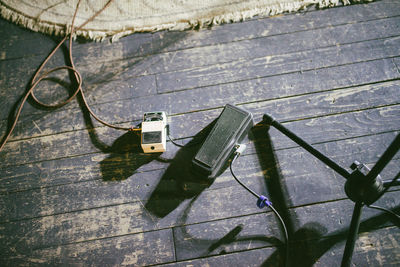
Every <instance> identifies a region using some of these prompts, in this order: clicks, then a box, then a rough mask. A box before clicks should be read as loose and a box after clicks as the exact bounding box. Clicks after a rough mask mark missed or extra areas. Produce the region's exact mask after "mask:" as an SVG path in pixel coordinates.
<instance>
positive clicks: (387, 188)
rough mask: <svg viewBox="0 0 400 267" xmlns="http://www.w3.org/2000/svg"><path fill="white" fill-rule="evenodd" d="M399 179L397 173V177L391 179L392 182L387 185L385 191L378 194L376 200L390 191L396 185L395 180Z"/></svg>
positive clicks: (399, 173)
mask: <svg viewBox="0 0 400 267" xmlns="http://www.w3.org/2000/svg"><path fill="white" fill-rule="evenodd" d="M399 177H400V172H398V173H397V175H396V176H395V177H394V178H393V179H392V181H391V182H390V183H389V185H387V186H385V189H383V191H382V192H381V193H380V194H379V197H378V199H379V198H380V197H381V196H383V194H385V193H386V192H387V191H388V190H389V189H390V187H392V186H393V185H394V184H395V183H396V181H397V179H399Z"/></svg>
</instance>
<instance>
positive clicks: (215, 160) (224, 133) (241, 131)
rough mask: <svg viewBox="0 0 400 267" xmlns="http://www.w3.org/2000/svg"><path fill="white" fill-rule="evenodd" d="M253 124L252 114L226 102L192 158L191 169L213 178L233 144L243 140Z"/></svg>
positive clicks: (232, 148)
mask: <svg viewBox="0 0 400 267" xmlns="http://www.w3.org/2000/svg"><path fill="white" fill-rule="evenodd" d="M252 126H253V115H252V114H251V113H250V112H248V111H246V110H243V109H241V108H238V107H235V106H233V105H230V104H227V105H226V106H225V108H224V110H223V111H222V112H221V114H220V115H219V117H218V120H217V121H216V123H215V125H214V126H213V128H212V129H211V131H210V133H209V134H208V136H207V138H206V140H205V141H204V143H203V144H202V146H201V148H200V149H199V151H198V152H197V154H196V156H195V157H194V158H193V160H192V166H193V170H194V171H195V172H196V173H198V174H201V175H202V176H206V177H208V178H215V177H216V176H217V175H219V174H220V172H221V169H222V168H223V167H224V166H225V163H226V162H227V160H228V159H229V157H230V156H231V155H232V153H233V152H234V149H235V145H236V144H238V143H239V142H241V141H242V140H243V138H244V137H245V136H246V135H247V133H248V131H249V130H250V128H251V127H252Z"/></svg>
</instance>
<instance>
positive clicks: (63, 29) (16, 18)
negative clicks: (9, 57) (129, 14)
mask: <svg viewBox="0 0 400 267" xmlns="http://www.w3.org/2000/svg"><path fill="white" fill-rule="evenodd" d="M372 1H374V0H306V1H301V2H293V3H280V4H276V5H272V6H269V7H266V8H253V9H251V10H246V11H237V12H233V13H228V14H224V15H219V16H213V17H209V18H202V19H197V20H189V21H182V22H175V23H167V24H161V25H156V26H151V27H146V26H144V27H136V28H134V27H132V28H130V29H124V30H120V31H112V30H111V31H93V30H80V31H76V32H75V34H74V35H75V36H74V38H76V36H81V37H84V38H87V39H91V40H94V41H103V40H105V39H108V38H110V40H111V41H112V42H114V41H117V40H118V39H120V38H121V37H123V36H126V35H129V34H132V33H135V32H156V31H161V30H171V31H183V30H187V29H193V28H204V27H210V26H212V25H219V24H223V23H232V22H239V21H244V20H246V19H250V18H253V17H255V16H260V17H267V16H274V15H278V14H282V13H290V12H296V11H300V10H305V9H307V8H308V7H309V6H312V5H316V6H317V8H319V9H322V8H328V7H334V6H338V5H342V4H343V5H350V4H354V3H364V2H372ZM0 15H1V16H2V17H3V18H5V19H7V20H9V21H12V22H14V23H16V24H18V25H21V26H23V27H26V28H28V29H30V30H32V31H35V32H43V33H46V34H50V35H51V34H53V35H58V36H64V35H65V34H66V33H67V34H68V31H69V29H70V25H67V26H60V25H54V24H49V23H47V22H45V21H40V20H38V19H34V18H29V17H26V16H24V15H23V14H20V13H17V11H15V10H13V9H11V8H9V7H7V6H5V5H4V4H2V3H0Z"/></svg>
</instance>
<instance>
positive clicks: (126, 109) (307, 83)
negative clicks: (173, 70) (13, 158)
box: [2, 59, 400, 155]
mask: <svg viewBox="0 0 400 267" xmlns="http://www.w3.org/2000/svg"><path fill="white" fill-rule="evenodd" d="M354 69H357V71H354ZM349 71H350V73H349V74H348V75H347V76H345V78H343V73H345V72H349ZM367 72H369V73H370V75H369V76H368V77H367V78H364V76H362V73H367ZM399 75H400V74H399V73H398V72H397V70H396V67H395V66H394V65H393V62H392V61H391V60H390V59H385V60H377V61H371V62H363V63H357V64H352V65H345V66H340V67H333V68H327V69H320V70H316V71H314V70H312V71H307V72H303V73H292V74H287V75H283V76H274V77H269V78H264V79H256V80H252V81H243V82H237V83H232V84H225V85H221V86H218V87H217V86H210V87H204V88H198V89H196V90H190V91H182V92H175V93H173V94H163V95H159V96H158V97H157V98H158V100H157V101H154V97H143V98H141V99H140V100H141V101H140V102H141V105H140V106H139V107H138V106H135V105H132V103H131V100H124V101H118V102H113V103H106V104H103V105H100V106H99V107H97V106H92V108H93V110H94V111H95V112H96V113H97V114H98V115H99V116H100V117H102V118H103V119H105V120H106V121H110V122H115V123H118V122H123V121H132V120H135V119H136V120H139V119H140V118H141V116H142V114H143V112H146V111H149V110H165V111H166V112H167V113H168V114H174V113H175V114H176V113H184V112H188V111H193V110H196V109H197V110H199V109H208V108H215V107H220V106H223V105H225V104H226V103H236V104H240V100H241V99H246V100H248V101H247V102H251V101H261V100H262V99H266V100H268V99H274V98H282V97H285V96H293V95H302V94H309V93H312V92H320V91H324V90H328V88H329V90H331V89H334V88H341V87H351V86H357V85H360V84H362V83H368V82H376V81H379V80H382V79H393V78H395V77H398V76H399ZM322 80H323V83H322ZM319 82H321V83H319ZM242 88H247V91H244V90H243V89H242ZM265 89H267V90H268V91H267V92H266V91H265ZM188 102H189V103H190V104H189V103H188ZM103 110H104V111H103ZM118 110H119V112H118ZM48 114H49V116H52V114H50V113H48ZM68 115H69V114H68V113H67V114H65V113H63V115H62V116H63V118H64V120H65V121H66V122H67V125H68V124H69V125H70V126H69V128H68V126H67V127H66V130H67V131H68V130H73V129H75V127H76V126H75V125H76V124H75V123H74V121H75V120H77V121H82V118H81V117H80V116H79V114H78V112H77V111H76V112H75V114H74V113H72V114H71V115H72V120H73V121H72V122H71V121H70V120H68V117H67V116H68ZM64 116H65V117H64ZM39 118H40V116H38V117H33V118H32V117H30V118H29V120H28V121H29V122H28V123H29V124H30V125H31V126H34V127H31V128H30V129H33V131H34V132H38V131H39V132H43V131H44V129H45V128H47V127H48V124H47V123H46V120H44V121H43V123H44V124H45V125H44V126H45V127H41V125H38V123H40V122H36V121H37V120H38V119H39ZM55 120H56V121H59V120H60V119H59V117H58V118H55ZM53 121H54V120H53ZM53 121H52V120H50V121H49V123H53ZM35 124H36V125H35ZM57 124H58V123H57ZM20 125H21V124H20ZM80 125H83V123H82V122H81V123H80ZM3 127H4V126H3ZM19 127H21V126H19ZM78 128H79V126H78ZM3 129H4V128H3ZM42 129H43V130H42ZM17 131H18V130H17ZM57 131H58V130H57ZM98 131H99V133H101V131H103V130H101V129H99V130H98ZM45 134H49V132H47V133H45ZM70 134H71V133H67V135H70ZM10 144H11V143H10ZM6 147H7V146H6ZM2 154H3V155H4V151H3V152H2Z"/></svg>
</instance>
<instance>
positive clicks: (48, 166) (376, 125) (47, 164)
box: [0, 95, 400, 192]
mask: <svg viewBox="0 0 400 267" xmlns="http://www.w3.org/2000/svg"><path fill="white" fill-rule="evenodd" d="M336 97H337V95H336ZM327 99H329V98H327ZM328 101H330V100H328ZM256 108H258V107H256ZM294 112H295V111H294ZM399 112H400V111H399V106H398V105H395V106H388V107H383V108H379V109H373V110H366V111H360V112H352V113H346V114H339V115H334V116H327V117H321V118H313V119H309V120H301V121H294V122H289V123H285V125H286V126H287V127H288V128H290V129H292V130H294V131H295V132H297V133H298V134H300V135H302V137H303V138H304V139H305V140H309V141H310V142H311V143H321V142H326V141H330V140H334V139H344V138H353V137H356V136H363V135H372V134H377V133H379V132H385V131H393V130H398V120H397V118H398V117H399V116H398V114H399ZM207 113H209V112H207ZM212 113H215V112H212ZM192 115H193V114H192ZM298 115H300V114H298ZM217 116H218V114H215V117H217ZM255 116H256V119H257V118H258V117H261V116H262V113H255ZM188 118H189V119H190V120H185V121H182V122H181V123H178V125H183V126H185V125H186V124H188V125H187V128H186V131H188V133H187V134H192V132H190V130H191V127H190V125H193V122H196V123H195V124H196V125H200V126H201V124H205V123H207V122H204V118H211V119H209V120H210V121H212V117H211V116H210V115H207V116H204V114H203V116H202V118H203V119H200V118H199V117H198V116H189V117H188ZM193 118H199V119H198V121H197V119H196V120H193ZM176 122H180V121H176ZM337 122H340V123H339V124H338V123H337ZM194 130H200V129H194ZM321 133H324V134H321ZM194 134H195V133H194V132H193V135H194ZM270 135H271V136H272V137H273V140H274V147H275V149H284V148H287V147H292V146H293V145H294V143H293V142H292V141H290V140H289V139H287V138H285V137H284V136H283V135H282V134H280V133H278V132H277V131H276V130H274V129H271V130H270ZM129 136H130V135H124V136H122V137H119V138H118V139H117V140H116V141H114V145H113V146H112V147H111V148H107V149H109V151H107V149H106V150H105V151H104V152H105V154H103V153H100V154H90V155H83V156H78V158H75V159H74V158H73V159H71V160H68V159H60V160H57V161H54V162H52V161H44V162H38V163H34V164H27V165H26V164H25V165H22V166H20V167H14V168H3V169H2V170H1V171H0V175H1V177H2V179H1V181H2V183H1V191H3V192H5V191H20V190H26V189H28V188H35V187H42V186H47V185H51V184H54V183H55V184H57V183H70V182H76V181H84V180H88V179H89V180H92V179H100V178H101V176H103V178H104V177H107V176H109V178H111V175H115V176H117V177H120V178H116V179H118V180H121V179H126V178H128V177H130V176H131V175H133V174H134V173H137V172H139V173H140V172H143V171H149V170H157V169H160V168H162V169H164V168H165V167H166V166H167V165H165V164H163V163H161V162H159V161H157V159H156V158H155V157H154V156H151V155H146V154H142V153H140V149H139V147H138V143H139V140H138V139H137V138H136V139H135V138H133V137H135V136H132V138H131V137H129ZM77 138H78V139H79V140H81V141H80V144H81V146H80V147H79V149H80V148H82V146H84V144H83V143H82V137H77ZM21 142H24V141H21ZM63 142H64V141H62V142H61V143H63ZM246 142H248V141H246ZM253 142H254V141H253ZM261 142H263V141H262V140H261ZM248 146H249V147H248V149H247V151H246V153H247V154H248V153H253V152H254V144H252V143H250V144H248ZM50 149H51V148H50ZM178 150H179V149H178V148H177V147H175V146H172V145H171V144H168V152H166V153H164V154H165V155H164V156H163V157H166V158H173V157H174V156H175V155H176V153H177V152H178ZM63 153H65V151H63ZM74 162H81V163H83V162H84V164H83V165H81V166H82V167H79V166H76V164H75V163H74ZM131 162H136V164H132V163H131ZM99 163H100V165H99ZM105 166H106V167H107V169H108V171H107V172H106V173H104V171H103V175H101V170H102V169H103V168H105ZM118 169H124V170H125V171H124V172H121V173H118V172H117V170H118ZM107 173H108V174H107ZM71 179H72V180H71ZM105 179H106V180H109V179H107V178H105Z"/></svg>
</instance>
